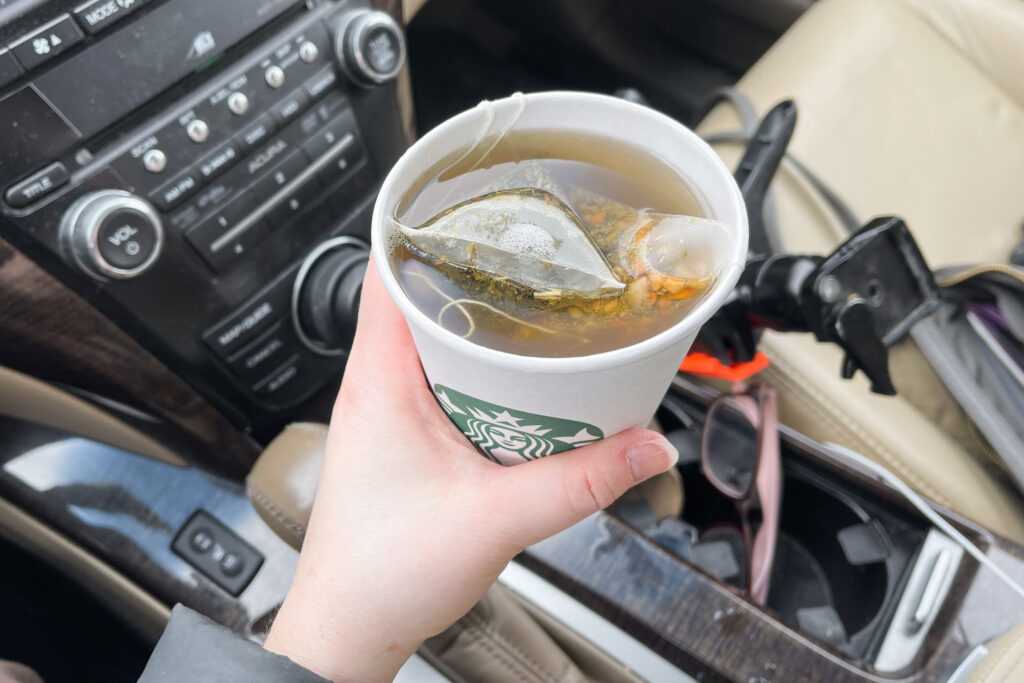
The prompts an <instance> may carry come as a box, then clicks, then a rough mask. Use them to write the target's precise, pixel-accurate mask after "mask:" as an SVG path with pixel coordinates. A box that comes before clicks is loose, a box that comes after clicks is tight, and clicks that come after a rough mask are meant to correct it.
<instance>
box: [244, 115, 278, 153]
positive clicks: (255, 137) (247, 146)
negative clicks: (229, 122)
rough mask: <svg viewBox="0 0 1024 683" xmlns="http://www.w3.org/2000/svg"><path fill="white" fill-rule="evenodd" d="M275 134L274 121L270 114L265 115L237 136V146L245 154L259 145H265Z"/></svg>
mask: <svg viewBox="0 0 1024 683" xmlns="http://www.w3.org/2000/svg"><path fill="white" fill-rule="evenodd" d="M273 132H274V120H273V119H272V118H270V114H263V115H262V116H260V117H259V118H258V119H256V120H255V121H253V122H252V123H251V124H249V125H248V126H247V127H246V128H243V129H242V130H241V131H240V132H239V133H238V135H236V136H235V144H237V145H238V146H239V147H240V148H241V149H242V151H243V152H248V151H249V150H251V149H254V148H255V147H257V146H258V145H261V144H263V143H264V142H265V141H266V139H267V138H268V137H270V135H271V133H273Z"/></svg>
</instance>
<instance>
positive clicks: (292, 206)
mask: <svg viewBox="0 0 1024 683" xmlns="http://www.w3.org/2000/svg"><path fill="white" fill-rule="evenodd" d="M319 194H320V183H319V182H318V181H317V180H316V178H312V179H310V181H309V182H308V183H304V184H303V185H302V186H301V187H300V188H299V189H297V190H295V192H292V193H291V194H290V195H288V197H286V198H285V199H284V200H283V201H282V202H281V203H279V204H278V205H277V206H275V207H274V208H272V209H271V210H270V211H268V212H267V225H268V226H269V227H270V229H271V230H272V231H273V230H277V229H278V228H282V227H284V226H285V225H287V224H288V222H289V221H291V220H292V219H294V218H295V217H296V216H298V215H300V214H303V213H305V212H306V211H307V210H308V209H309V208H310V207H311V206H313V203H314V202H315V201H316V198H317V196H318V195H319Z"/></svg>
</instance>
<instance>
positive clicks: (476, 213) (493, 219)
mask: <svg viewBox="0 0 1024 683" xmlns="http://www.w3.org/2000/svg"><path fill="white" fill-rule="evenodd" d="M397 227H398V231H399V233H400V234H401V236H402V238H403V239H404V240H405V242H406V245H407V247H408V248H409V249H410V251H412V252H413V253H415V254H416V255H417V256H419V257H420V258H421V259H423V260H424V261H426V262H427V263H434V264H436V265H439V266H447V267H453V268H455V269H456V270H459V271H462V272H468V273H470V274H475V273H486V274H487V275H489V276H490V277H491V278H492V279H494V280H496V281H502V282H503V283H515V284H517V285H519V286H520V287H521V288H523V289H525V290H527V291H528V292H529V293H531V294H532V296H533V298H536V299H542V300H543V299H551V300H554V299H569V298H579V299H593V298H601V297H607V296H617V295H618V294H619V293H620V292H621V291H622V290H623V289H624V288H625V284H624V283H623V282H622V281H621V280H619V279H618V278H617V277H616V275H615V273H614V272H613V270H612V267H611V265H609V263H608V261H607V259H605V257H604V255H603V254H602V253H601V250H600V249H599V248H598V247H597V245H596V244H595V243H594V240H593V239H592V238H591V237H590V235H589V233H588V232H587V228H586V226H584V225H583V224H582V222H581V221H580V219H579V218H578V217H577V216H576V214H575V213H574V212H573V211H572V209H570V208H569V207H568V206H567V205H566V204H565V203H564V202H563V201H562V200H560V199H559V198H558V197H556V196H554V195H553V194H551V193H550V192H547V191H545V190H542V189H538V188H527V189H516V190H501V191H498V192H491V193H489V194H485V195H483V196H481V197H478V198H476V199H471V200H469V201H466V202H462V203H461V204H457V205H455V206H453V207H451V208H450V209H448V210H447V211H444V212H443V213H441V214H438V215H437V216H435V217H434V218H432V219H430V220H429V221H427V223H425V224H424V225H422V226H420V227H418V228H412V227H408V226H404V225H397Z"/></svg>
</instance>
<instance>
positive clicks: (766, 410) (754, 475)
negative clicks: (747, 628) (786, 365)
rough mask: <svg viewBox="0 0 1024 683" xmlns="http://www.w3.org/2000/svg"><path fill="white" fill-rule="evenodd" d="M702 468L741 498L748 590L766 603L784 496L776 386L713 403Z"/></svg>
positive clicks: (719, 486) (731, 494)
mask: <svg viewBox="0 0 1024 683" xmlns="http://www.w3.org/2000/svg"><path fill="white" fill-rule="evenodd" d="M701 467H702V469H703V470H704V476H705V477H707V479H708V481H710V482H711V484H712V485H713V486H714V487H715V488H716V489H718V490H719V491H720V492H721V493H722V494H724V495H725V496H728V497H729V498H731V499H733V501H735V503H736V509H737V511H738V512H739V516H740V523H741V525H742V530H743V542H744V545H745V547H746V552H747V562H746V572H747V583H746V587H747V591H748V592H749V593H750V598H751V600H753V601H754V602H755V603H757V604H758V605H764V604H765V602H766V601H767V599H768V588H769V582H770V579H771V573H772V565H773V564H774V561H775V545H776V541H777V539H778V535H779V509H780V507H781V500H782V465H781V462H780V460H779V430H778V405H777V400H776V396H775V390H774V389H772V388H770V387H766V386H764V385H754V386H752V387H751V388H750V389H748V390H746V391H742V392H739V393H733V394H729V395H726V396H722V397H721V398H719V399H717V400H716V401H715V402H714V403H712V404H711V407H710V408H709V409H708V413H707V418H706V420H705V423H704V434H703V437H702V438H701ZM758 518H760V519H759V520H758ZM755 525H756V526H757V528H756V530H755V529H754V526H755Z"/></svg>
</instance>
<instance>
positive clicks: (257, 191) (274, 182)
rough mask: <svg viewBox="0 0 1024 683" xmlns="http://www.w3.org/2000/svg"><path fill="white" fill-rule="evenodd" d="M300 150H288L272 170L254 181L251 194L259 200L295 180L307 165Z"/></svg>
mask: <svg viewBox="0 0 1024 683" xmlns="http://www.w3.org/2000/svg"><path fill="white" fill-rule="evenodd" d="M308 165H309V164H308V162H307V161H306V157H305V156H304V155H303V154H302V151H301V150H295V151H293V152H290V153H289V154H288V156H286V157H285V158H284V159H283V160H281V162H280V163H279V164H278V165H277V166H275V167H274V169H273V170H272V171H270V172H269V173H267V174H266V175H265V176H263V177H262V178H260V179H259V180H257V181H256V185H255V186H254V188H253V194H254V195H255V196H256V197H259V198H260V199H261V200H265V199H267V198H269V197H270V196H271V195H272V194H274V193H275V192H277V191H278V190H280V189H281V188H282V187H284V186H285V185H287V184H288V183H290V182H291V181H293V180H295V178H296V176H298V175H299V174H300V173H302V171H303V170H305V168H306V166H308Z"/></svg>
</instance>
